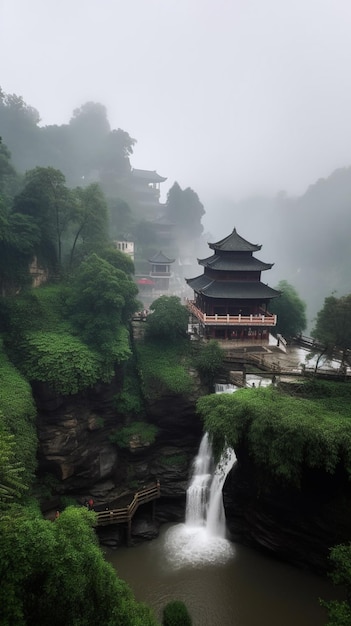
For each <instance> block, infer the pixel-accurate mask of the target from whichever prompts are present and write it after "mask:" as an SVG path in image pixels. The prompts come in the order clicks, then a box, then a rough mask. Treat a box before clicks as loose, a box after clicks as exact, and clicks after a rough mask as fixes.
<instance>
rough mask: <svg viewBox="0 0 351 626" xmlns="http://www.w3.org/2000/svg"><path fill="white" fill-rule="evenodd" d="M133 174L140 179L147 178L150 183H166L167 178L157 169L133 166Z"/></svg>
mask: <svg viewBox="0 0 351 626" xmlns="http://www.w3.org/2000/svg"><path fill="white" fill-rule="evenodd" d="M132 176H133V177H134V178H139V179H140V180H145V181H146V182H148V183H164V182H165V180H167V177H166V178H164V176H160V175H159V174H158V173H157V172H156V170H153V171H151V170H138V169H135V168H133V169H132Z"/></svg>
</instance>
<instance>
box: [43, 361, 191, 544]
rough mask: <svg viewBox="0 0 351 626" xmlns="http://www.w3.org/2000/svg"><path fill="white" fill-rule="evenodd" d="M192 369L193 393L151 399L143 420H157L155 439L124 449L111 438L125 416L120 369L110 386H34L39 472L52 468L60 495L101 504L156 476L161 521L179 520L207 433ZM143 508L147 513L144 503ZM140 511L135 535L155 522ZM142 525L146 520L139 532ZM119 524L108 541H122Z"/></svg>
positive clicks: (145, 534) (112, 502) (106, 504)
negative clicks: (65, 390)
mask: <svg viewBox="0 0 351 626" xmlns="http://www.w3.org/2000/svg"><path fill="white" fill-rule="evenodd" d="M189 375H191V376H192V377H193V379H194V381H195V390H194V391H193V392H192V394H191V395H189V396H180V395H171V394H169V395H165V396H163V397H160V398H158V399H157V400H154V401H153V402H152V403H149V404H146V418H143V419H145V420H146V421H148V422H150V423H152V424H154V425H156V426H157V429H158V430H157V436H156V440H155V442H154V443H153V444H152V445H148V444H145V443H143V442H142V441H141V442H138V440H137V439H136V440H135V439H134V440H133V441H131V442H130V446H129V448H126V449H122V448H119V447H118V446H117V445H115V444H113V443H111V440H110V437H111V434H112V433H113V432H114V431H115V430H116V428H117V427H118V426H121V425H123V423H124V418H123V416H121V415H119V414H118V410H117V409H116V406H115V402H114V396H115V395H116V393H118V391H120V380H121V377H122V373H121V372H117V374H116V377H115V379H114V380H113V381H112V382H111V384H109V385H99V386H97V387H95V388H94V389H91V390H89V391H86V392H85V393H81V394H78V395H76V396H70V397H63V396H57V395H54V394H53V393H52V392H51V391H50V390H49V388H48V387H46V386H45V385H36V386H35V387H34V389H33V393H34V397H35V400H36V404H37V407H38V418H37V425H38V437H39V452H38V460H39V475H40V476H41V477H43V476H44V475H45V474H48V473H49V474H50V475H54V476H55V477H56V482H55V485H54V492H55V493H56V494H58V495H60V496H70V497H71V498H73V499H74V500H75V501H76V502H78V503H80V504H83V503H84V502H85V501H86V500H87V499H88V498H89V497H93V499H94V502H95V506H96V508H97V509H102V508H106V507H112V506H116V503H117V502H118V500H119V498H121V497H122V496H123V497H125V498H127V499H128V497H132V496H133V493H134V492H135V491H136V490H137V489H138V488H139V487H140V486H142V485H145V484H148V483H149V482H152V481H154V480H155V479H156V478H158V479H159V480H160V482H161V499H160V500H159V501H158V502H157V507H156V519H157V521H158V522H165V521H175V520H180V519H182V517H183V516H184V505H185V493H186V488H187V484H188V477H189V472H190V466H191V463H192V460H193V458H194V456H195V455H196V452H197V448H198V444H199V441H200V439H201V434H202V422H201V421H200V418H199V417H198V416H197V415H196V412H195V406H196V401H197V398H198V397H199V395H201V394H203V389H202V388H201V385H200V382H199V381H198V380H197V377H196V375H195V372H193V371H192V372H190V373H189ZM44 506H45V505H44ZM144 512H145V514H146V517H148V513H149V511H148V509H147V507H145V511H144ZM142 517H143V509H142V508H141V510H140V511H139V512H138V515H137V516H136V519H135V520H133V526H135V534H136V535H140V532H141V536H143V537H149V536H150V528H147V527H145V524H144V521H145V520H142V519H141V518H142ZM140 524H141V525H142V526H143V524H144V530H142V531H140ZM138 525H139V526H138ZM119 530H120V529H118V528H114V531H115V533H114V537H115V539H112V540H111V531H110V530H108V531H105V535H106V536H108V537H109V538H110V539H109V543H110V544H111V543H112V544H114V543H119V541H120V537H119V536H120V533H119ZM102 534H104V533H102ZM151 535H152V533H151Z"/></svg>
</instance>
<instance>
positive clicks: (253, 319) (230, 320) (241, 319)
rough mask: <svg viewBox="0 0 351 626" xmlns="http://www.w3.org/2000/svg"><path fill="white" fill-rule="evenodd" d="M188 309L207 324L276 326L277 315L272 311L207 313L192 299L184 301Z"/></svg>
mask: <svg viewBox="0 0 351 626" xmlns="http://www.w3.org/2000/svg"><path fill="white" fill-rule="evenodd" d="M186 306H187V308H188V310H189V311H190V312H191V313H193V315H195V317H197V319H198V320H199V321H200V322H202V324H205V325H206V324H208V325H209V326H228V325H230V326H256V327H257V326H276V323H277V316H276V315H272V313H265V314H264V315H263V314H262V315H207V314H206V313H203V312H202V311H200V309H198V308H197V306H196V305H195V303H194V302H193V301H192V300H187V301H186Z"/></svg>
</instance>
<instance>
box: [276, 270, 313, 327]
mask: <svg viewBox="0 0 351 626" xmlns="http://www.w3.org/2000/svg"><path fill="white" fill-rule="evenodd" d="M276 289H277V290H278V291H281V295H280V296H279V297H278V298H274V299H273V300H272V301H271V304H270V311H271V312H272V313H275V314H276V315H277V326H276V332H277V333H280V334H281V335H283V336H284V337H286V338H289V337H294V336H295V335H299V334H300V333H302V332H303V331H304V330H305V328H306V324H307V320H306V304H305V302H303V300H301V298H300V297H299V294H298V293H297V291H296V289H295V287H293V286H292V285H290V283H288V282H287V281H286V280H281V281H280V283H279V284H278V285H277V287H276Z"/></svg>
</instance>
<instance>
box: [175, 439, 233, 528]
mask: <svg viewBox="0 0 351 626" xmlns="http://www.w3.org/2000/svg"><path fill="white" fill-rule="evenodd" d="M235 460H236V457H235V453H234V451H233V450H232V449H231V448H228V449H227V450H226V451H225V452H224V453H223V454H222V456H221V459H220V461H219V463H218V465H217V466H216V467H215V469H214V471H213V468H214V463H213V456H212V446H211V442H210V440H209V436H208V433H205V434H204V436H203V438H202V441H201V444H200V448H199V452H198V455H197V457H196V458H195V461H194V464H193V475H192V479H191V482H190V485H189V488H188V490H187V503H186V517H185V524H186V526H189V527H196V526H198V527H199V526H204V527H205V529H206V532H207V534H208V535H210V536H215V537H225V514H224V507H223V497H222V489H223V485H224V481H225V479H226V477H227V475H228V473H229V471H230V470H231V468H232V467H233V465H234V463H235Z"/></svg>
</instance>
